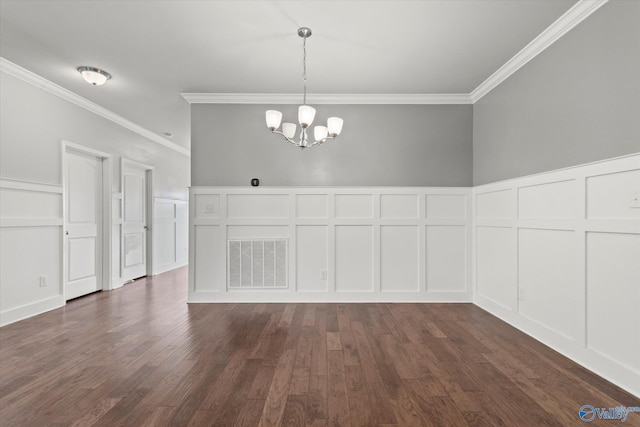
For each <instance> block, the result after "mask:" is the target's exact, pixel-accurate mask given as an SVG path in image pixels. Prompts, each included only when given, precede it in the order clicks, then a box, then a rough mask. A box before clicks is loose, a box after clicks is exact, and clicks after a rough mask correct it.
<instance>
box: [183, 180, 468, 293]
mask: <svg viewBox="0 0 640 427" xmlns="http://www.w3.org/2000/svg"><path fill="white" fill-rule="evenodd" d="M470 197H471V189H469V188H423V187H409V188H397V187H389V188H384V187H382V188H373V187H358V188H355V187H341V188H320V187H313V188H302V187H300V188H296V187H287V188H274V187H258V188H240V187H192V188H191V193H190V209H189V211H190V227H189V232H190V236H189V241H190V249H189V250H190V256H189V259H190V262H189V302H243V301H244V302H249V301H253V302H285V301H297V302H321V301H326V302H330V301H343V302H359V301H373V302H378V301H408V302H414V301H416V302H418V301H419V302H428V301H433V302H436V301H453V302H470V301H471V300H472V290H471V226H470V225H471V203H470ZM234 239H235V240H260V239H265V240H268V239H272V240H273V239H286V240H287V242H288V245H287V251H288V255H287V260H286V261H287V263H286V265H287V269H288V280H287V283H288V286H287V288H286V289H264V290H256V289H255V288H253V289H230V288H229V286H228V272H227V241H228V240H234ZM279 265H280V264H279Z"/></svg>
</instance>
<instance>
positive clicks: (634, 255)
mask: <svg viewBox="0 0 640 427" xmlns="http://www.w3.org/2000/svg"><path fill="white" fill-rule="evenodd" d="M638 194H640V154H636V155H631V156H626V157H621V158H617V159H612V160H606V161H602V162H597V163H592V164H587V165H582V166H577V167H573V168H567V169H562V170H558V171H553V172H548V173H542V174H538V175H532V176H528V177H524V178H518V179H512V180H508V181H502V182H498V183H492V184H487V185H482V186H478V187H474V189H473V202H474V203H473V204H474V206H473V214H474V219H473V242H474V244H473V253H474V255H473V258H474V268H473V273H474V303H475V304H477V305H479V306H480V307H482V308H484V309H485V310H487V311H489V312H490V313H492V314H494V315H496V316H498V317H500V318H502V319H503V320H505V321H506V322H508V323H510V324H512V325H513V326H515V327H517V328H519V329H521V330H522V331H524V332H526V333H528V334H529V335H531V336H533V337H534V338H536V339H538V340H540V341H542V342H543V343H545V344H547V345H549V346H551V347H552V348H554V349H555V350H557V351H559V352H561V353H563V354H564V355H566V356H568V357H569V358H571V359H573V360H575V361H577V362H578V363H580V364H582V365H584V366H585V367H587V368H589V369H591V370H592V371H594V372H596V373H597V374H599V375H601V376H603V377H604V378H607V379H608V380H610V381H612V382H614V383H616V384H618V385H620V386H621V387H623V388H625V389H626V390H628V391H630V392H631V393H634V394H635V395H640V311H639V310H638V307H640V207H638V205H637V202H635V201H634V199H635V198H636V197H637V195H638Z"/></svg>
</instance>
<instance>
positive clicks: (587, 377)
mask: <svg viewBox="0 0 640 427" xmlns="http://www.w3.org/2000/svg"><path fill="white" fill-rule="evenodd" d="M186 274H187V272H186V269H185V268H183V269H179V270H176V271H173V272H169V273H165V274H162V275H160V276H156V277H154V278H150V279H141V280H138V281H136V282H135V283H132V284H129V285H126V286H125V287H124V288H121V289H119V290H116V291H112V292H102V293H98V294H93V295H89V296H86V297H83V298H79V299H77V300H75V301H71V302H70V303H69V304H68V305H67V306H66V307H64V308H62V309H59V310H55V311H52V312H49V313H45V314H43V315H40V316H37V317H34V318H31V319H27V320H24V321H21V322H18V323H15V324H13V325H9V326H6V327H4V328H1V329H0V399H1V400H0V425H2V426H110V427H113V426H160V425H176V426H207V425H218V426H280V425H286V426H325V425H332V426H334V425H336V426H376V425H378V426H414V425H415V426H447V425H450V426H465V425H469V426H485V425H487V426H490V425H495V426H571V425H576V426H579V425H584V423H583V422H582V421H581V420H580V419H579V418H578V409H579V408H580V407H581V406H582V405H584V404H591V405H594V406H597V407H606V408H609V407H615V406H620V405H623V406H637V405H638V404H639V400H640V399H638V398H636V397H634V396H632V395H630V394H628V393H626V392H624V391H623V390H621V389H619V388H618V387H616V386H614V385H612V384H611V383H608V382H607V381H604V380H603V379H601V378H600V377H598V376H596V375H594V374H592V373H591V372H589V371H587V370H586V369H584V368H582V367H580V366H579V365H577V364H575V363H573V362H571V361H570V360H568V359H566V358H564V357H563V356H561V355H559V354H558V353H556V352H554V351H553V350H551V349H549V348H547V347H545V346H544V345H542V344H540V343H539V342H537V341H535V340H533V339H531V338H530V337H528V336H526V335H525V334H523V333H521V332H519V331H518V330H516V329H514V328H512V327H510V326H509V325H507V324H505V323H504V322H502V321H500V320H498V319H496V318H495V317H493V316H491V315H489V314H488V313H486V312H484V311H483V310H481V309H479V308H477V307H475V306H473V305H471V304H192V305H187V304H186V280H187V277H186ZM596 421H598V420H596ZM615 423H619V421H615V422H614V421H608V422H603V423H601V424H600V425H617V424H615ZM591 425H598V424H597V422H594V423H592V424H591ZM623 425H627V426H629V425H636V426H638V425H640V414H631V415H629V418H628V419H627V421H626V423H624V424H623Z"/></svg>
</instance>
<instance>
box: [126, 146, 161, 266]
mask: <svg viewBox="0 0 640 427" xmlns="http://www.w3.org/2000/svg"><path fill="white" fill-rule="evenodd" d="M126 165H130V166H135V167H139V168H142V169H144V171H145V181H146V188H145V191H146V194H145V201H144V203H145V220H146V223H147V227H148V229H147V233H146V237H145V243H144V244H145V245H146V247H145V262H146V264H147V271H146V272H145V273H146V275H147V276H153V275H154V271H153V173H154V172H153V166H151V165H147V164H145V163H142V162H138V161H136V160H131V159H127V158H126V157H120V194H122V202H121V203H120V218H122V220H123V221H124V173H123V170H124V166H126ZM123 234H124V227H120V277H122V276H123V269H124V264H123V262H122V257H123V254H124V236H123Z"/></svg>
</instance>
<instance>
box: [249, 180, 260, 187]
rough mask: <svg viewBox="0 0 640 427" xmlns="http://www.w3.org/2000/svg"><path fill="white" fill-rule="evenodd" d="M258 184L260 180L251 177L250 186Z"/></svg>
mask: <svg viewBox="0 0 640 427" xmlns="http://www.w3.org/2000/svg"><path fill="white" fill-rule="evenodd" d="M259 185H260V180H259V179H258V178H253V179H252V180H251V186H252V187H257V186H259Z"/></svg>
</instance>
